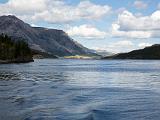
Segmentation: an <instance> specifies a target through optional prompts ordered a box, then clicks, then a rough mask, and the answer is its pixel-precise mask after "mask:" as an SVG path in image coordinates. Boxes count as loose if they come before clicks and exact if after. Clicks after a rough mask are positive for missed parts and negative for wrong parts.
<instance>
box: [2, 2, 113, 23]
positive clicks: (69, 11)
mask: <svg viewBox="0 0 160 120" xmlns="http://www.w3.org/2000/svg"><path fill="white" fill-rule="evenodd" d="M110 11H111V7H110V6H108V5H97V4H94V3H92V2H90V1H81V2H80V3H79V4H76V5H71V4H67V3H66V2H65V0H9V1H8V2H7V3H1V4H0V14H1V15H4V14H14V15H16V16H18V17H19V18H21V19H23V20H28V19H29V20H31V21H45V22H49V23H66V22H71V21H75V20H81V19H99V18H101V17H103V16H105V15H106V14H108V13H109V12H110Z"/></svg>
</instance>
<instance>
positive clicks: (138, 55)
mask: <svg viewBox="0 0 160 120" xmlns="http://www.w3.org/2000/svg"><path fill="white" fill-rule="evenodd" d="M104 59H160V44H156V45H152V46H150V47H146V48H144V49H140V50H134V51H131V52H129V53H121V54H117V55H114V56H109V57H105V58H104Z"/></svg>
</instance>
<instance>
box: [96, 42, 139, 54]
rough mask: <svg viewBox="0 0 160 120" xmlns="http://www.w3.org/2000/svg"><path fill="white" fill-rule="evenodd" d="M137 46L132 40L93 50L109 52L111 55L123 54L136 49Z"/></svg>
mask: <svg viewBox="0 0 160 120" xmlns="http://www.w3.org/2000/svg"><path fill="white" fill-rule="evenodd" d="M135 48H136V47H135V44H134V43H133V42H132V41H130V40H121V41H117V42H112V43H108V44H106V45H102V46H100V47H97V46H96V47H93V49H95V50H98V51H108V52H111V53H121V52H128V51H131V50H133V49H135Z"/></svg>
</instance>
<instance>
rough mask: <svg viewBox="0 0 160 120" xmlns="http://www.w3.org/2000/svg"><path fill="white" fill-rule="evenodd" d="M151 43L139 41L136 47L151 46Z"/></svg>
mask: <svg viewBox="0 0 160 120" xmlns="http://www.w3.org/2000/svg"><path fill="white" fill-rule="evenodd" d="M151 45H152V44H151V43H139V44H138V47H139V48H145V47H148V46H151Z"/></svg>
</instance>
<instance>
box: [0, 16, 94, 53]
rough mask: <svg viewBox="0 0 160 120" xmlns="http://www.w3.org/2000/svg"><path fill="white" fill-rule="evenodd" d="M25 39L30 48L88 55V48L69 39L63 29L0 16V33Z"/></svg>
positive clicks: (48, 51)
mask: <svg viewBox="0 0 160 120" xmlns="http://www.w3.org/2000/svg"><path fill="white" fill-rule="evenodd" d="M1 33H4V34H7V35H9V36H10V37H12V39H15V40H16V39H17V38H18V39H23V40H25V41H26V42H27V43H28V44H29V46H30V48H31V49H34V50H38V51H41V52H43V53H48V54H53V55H57V56H69V55H90V54H92V53H91V52H90V50H89V49H87V48H85V47H83V46H82V45H80V44H79V43H77V42H75V41H74V40H73V39H71V38H70V37H69V36H68V35H67V34H66V33H65V32H64V31H62V30H57V29H47V28H42V27H31V26H30V25H29V24H27V23H24V22H23V21H22V20H20V19H18V18H17V17H15V16H12V15H8V16H1V17H0V34H1Z"/></svg>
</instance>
